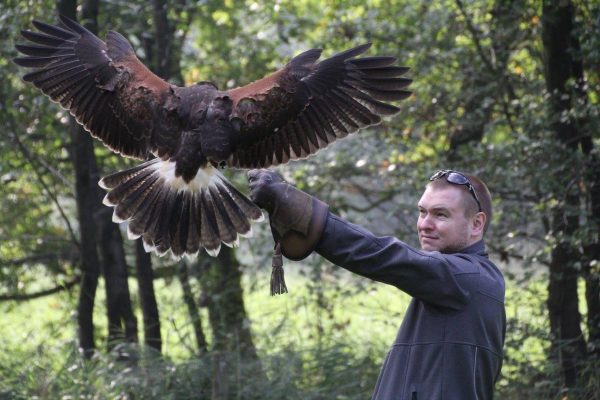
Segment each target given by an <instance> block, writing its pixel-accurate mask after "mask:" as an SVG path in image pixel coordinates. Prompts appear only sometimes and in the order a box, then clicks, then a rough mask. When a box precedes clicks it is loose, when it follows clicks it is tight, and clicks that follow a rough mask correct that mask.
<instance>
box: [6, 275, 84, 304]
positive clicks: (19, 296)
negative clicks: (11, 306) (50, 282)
mask: <svg viewBox="0 0 600 400" xmlns="http://www.w3.org/2000/svg"><path fill="white" fill-rule="evenodd" d="M80 279H81V278H80V277H79V276H76V277H75V278H73V279H72V280H71V281H68V282H65V283H63V284H61V285H58V286H56V287H53V288H52V289H46V290H42V291H39V292H35V293H15V294H4V295H0V301H26V300H33V299H37V298H40V297H44V296H49V295H51V294H55V293H58V292H62V291H63V290H67V289H70V288H72V287H73V286H75V285H76V284H78V283H79V281H80Z"/></svg>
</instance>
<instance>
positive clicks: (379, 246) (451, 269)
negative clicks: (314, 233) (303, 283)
mask: <svg viewBox="0 0 600 400" xmlns="http://www.w3.org/2000/svg"><path fill="white" fill-rule="evenodd" d="M316 251H317V252H318V253H319V254H321V255H322V256H323V257H325V258H326V259H328V260H329V261H331V262H332V263H334V264H336V265H338V266H340V267H343V268H345V269H347V270H349V271H352V272H354V273H356V274H359V275H362V276H364V277H367V278H370V279H373V280H375V281H378V282H383V283H387V284H390V285H394V286H396V287H397V288H399V289H401V290H402V291H404V292H406V293H408V294H409V295H411V296H413V297H415V298H418V299H420V300H423V301H425V302H427V303H430V304H435V305H438V306H443V307H447V308H452V309H456V310H459V309H461V308H463V307H464V305H465V304H467V303H468V301H469V298H470V295H469V290H468V287H469V286H470V285H469V284H468V281H471V280H473V279H472V277H473V275H474V274H476V273H477V268H476V266H475V265H474V264H473V263H472V262H470V261H469V260H468V259H463V258H460V257H457V256H447V255H444V254H441V253H439V252H423V251H420V250H417V249H415V248H413V247H411V246H409V245H407V244H406V243H404V242H402V241H400V240H398V239H396V238H394V237H390V236H385V237H376V236H375V235H373V233H371V232H369V231H368V230H366V229H364V228H362V227H360V226H358V225H354V224H351V223H349V222H347V221H345V220H343V219H341V218H340V217H338V216H336V215H334V214H332V213H329V215H328V218H327V224H326V226H325V230H324V232H323V235H322V236H321V239H320V241H319V243H318V245H317V247H316ZM465 278H466V279H465ZM469 278H470V279H469Z"/></svg>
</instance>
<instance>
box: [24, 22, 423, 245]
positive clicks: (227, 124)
mask: <svg viewBox="0 0 600 400" xmlns="http://www.w3.org/2000/svg"><path fill="white" fill-rule="evenodd" d="M32 23H33V26H34V27H35V28H37V31H31V30H23V31H22V32H21V33H22V35H23V37H24V38H25V39H27V40H28V42H27V43H26V44H18V45H16V48H17V50H18V51H19V52H21V53H23V54H24V55H25V56H23V57H17V58H15V62H16V63H17V64H18V65H21V66H23V67H27V68H33V71H32V72H30V73H27V74H26V75H24V76H23V80H24V81H26V82H30V83H32V84H33V85H35V86H36V87H37V88H39V89H40V90H41V91H42V92H43V93H44V94H46V95H47V96H48V97H50V99H52V100H53V101H55V102H57V103H59V104H60V105H61V106H62V107H63V108H65V109H67V110H69V112H70V113H71V115H73V117H75V119H76V120H77V122H79V123H80V124H81V125H83V127H84V128H85V129H86V130H87V131H88V132H89V133H90V134H91V135H92V136H93V137H95V138H97V139H99V140H100V141H102V143H104V145H106V146H107V147H108V148H109V149H111V150H112V151H114V152H116V153H119V154H121V155H122V156H124V157H132V158H137V159H140V160H143V161H144V162H143V163H141V164H139V165H137V166H135V167H133V168H130V169H126V170H124V171H120V172H117V173H114V174H112V175H109V176H106V177H104V178H102V179H101V180H100V182H99V184H100V186H102V187H103V188H105V189H107V190H109V191H108V193H107V195H106V197H105V198H104V204H106V205H108V206H112V207H114V214H113V220H114V221H115V222H122V221H128V228H127V229H128V236H129V237H130V238H132V239H134V238H138V237H140V236H141V237H142V238H143V241H144V244H145V246H146V250H147V251H152V250H154V251H155V252H156V253H158V254H159V255H162V254H164V253H166V252H168V251H171V252H172V254H173V255H175V256H176V257H179V256H182V255H183V254H188V255H196V254H197V253H198V252H199V251H200V249H201V248H204V249H206V251H207V252H208V253H209V254H211V255H213V256H215V255H217V254H218V252H219V250H220V247H221V243H224V244H226V245H228V246H232V245H236V244H237V241H238V235H241V236H243V235H246V234H248V233H249V232H250V228H251V226H250V224H251V222H252V221H255V220H259V219H261V218H262V212H261V211H260V209H259V208H258V207H257V206H256V205H255V204H254V203H252V201H250V200H249V199H248V198H247V197H245V196H244V195H243V194H242V193H240V192H239V191H238V190H237V189H235V188H234V186H233V185H232V184H231V183H229V182H228V181H227V180H226V179H225V178H224V177H223V175H222V174H221V172H220V171H219V168H220V167H225V166H227V167H232V168H246V169H250V168H267V167H269V166H274V165H278V164H284V163H287V162H288V161H290V160H296V159H302V158H306V157H308V156H309V155H311V154H314V153H316V152H317V151H318V150H319V149H323V148H325V147H326V146H327V145H328V144H330V143H332V142H334V141H335V140H337V139H339V138H342V137H345V136H347V135H348V134H350V133H353V132H356V131H358V130H359V129H360V128H363V127H366V126H370V125H374V124H378V123H379V122H380V121H381V117H382V116H388V115H393V114H395V113H397V112H398V111H399V108H398V107H396V106H395V105H392V104H389V102H390V101H398V100H402V99H404V98H406V97H408V96H409V95H410V92H408V91H406V90H404V89H405V88H406V87H407V86H408V85H409V84H410V82H411V81H410V79H406V78H403V77H401V76H402V75H404V74H405V73H406V72H407V70H408V68H406V67H400V66H395V65H393V64H394V63H395V61H396V59H395V58H394V57H388V56H373V57H363V58H357V57H358V56H360V55H361V54H362V53H364V52H365V51H367V49H368V48H369V47H370V44H364V45H362V46H358V47H354V48H352V49H349V50H346V51H344V52H341V53H338V54H336V55H334V56H332V57H331V58H328V59H325V60H323V61H320V62H319V61H318V59H319V57H320V55H321V50H319V49H312V50H308V51H306V52H304V53H302V54H300V55H298V56H296V57H294V58H292V59H291V60H290V61H289V62H288V63H287V64H286V65H285V66H284V67H283V68H281V69H279V70H278V71H276V72H274V73H272V74H271V75H268V76H266V77H265V78H262V79H260V80H257V81H255V82H252V83H250V84H248V85H246V86H241V87H237V88H234V89H230V90H219V89H218V88H217V87H216V86H215V85H214V84H212V83H209V82H202V83H198V84H195V85H192V86H187V87H179V86H175V85H173V84H170V83H168V82H166V81H164V80H162V79H160V78H159V77H158V76H156V75H155V74H153V73H152V72H151V71H150V70H149V69H148V68H147V67H146V66H144V64H143V63H142V62H141V61H140V60H139V59H138V58H137V57H136V54H135V51H134V50H133V48H132V46H131V45H130V43H129V42H128V41H127V39H125V38H124V37H123V36H122V35H120V34H119V33H117V32H114V31H109V32H108V34H107V36H106V40H105V41H103V40H101V39H100V38H98V37H97V36H96V35H94V34H93V33H91V32H90V31H88V30H87V29H86V28H84V27H83V26H81V25H80V24H78V23H77V22H76V21H73V20H71V19H69V18H67V17H64V16H60V17H59V23H58V24H56V25H50V24H47V23H43V22H39V21H33V22H32Z"/></svg>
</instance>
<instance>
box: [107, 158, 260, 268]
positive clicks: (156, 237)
mask: <svg viewBox="0 0 600 400" xmlns="http://www.w3.org/2000/svg"><path fill="white" fill-rule="evenodd" d="M101 186H103V187H105V188H109V189H112V190H110V192H109V193H108V194H107V195H106V197H105V201H104V202H105V204H107V205H110V206H112V207H114V209H115V210H114V214H113V219H114V220H116V221H118V222H120V221H127V222H128V228H127V233H128V237H130V238H138V237H140V236H141V237H142V238H143V241H144V247H145V249H146V251H154V252H156V253H158V254H160V255H162V254H165V253H167V252H171V253H172V255H173V256H175V257H181V256H182V255H189V256H195V255H197V253H198V252H199V251H200V248H202V247H203V248H204V249H205V250H206V251H207V252H208V253H209V254H210V255H213V256H216V255H217V254H218V253H219V250H220V248H221V243H224V244H226V245H228V246H235V245H237V243H238V236H243V235H247V234H249V233H250V232H251V225H250V223H251V221H254V220H259V219H261V218H262V212H261V211H260V209H259V208H258V207H257V206H256V205H255V204H254V203H252V202H251V201H250V200H249V199H248V198H247V197H245V196H244V195H243V194H242V193H240V192H239V191H238V190H237V189H235V187H234V186H233V185H231V184H230V183H229V182H227V181H226V180H225V178H224V177H223V176H222V175H221V174H220V173H219V172H218V171H217V170H216V169H214V168H213V167H212V166H211V165H207V166H206V167H204V168H201V169H200V170H199V171H198V173H197V175H196V177H195V178H194V179H193V180H192V181H190V182H185V181H184V180H183V179H182V178H181V177H177V176H175V164H174V163H173V162H169V161H162V160H160V159H155V160H151V161H149V162H146V163H144V164H141V165H138V166H136V167H133V168H130V169H128V170H125V171H120V172H117V173H115V174H112V175H109V176H107V177H105V178H103V179H102V181H101Z"/></svg>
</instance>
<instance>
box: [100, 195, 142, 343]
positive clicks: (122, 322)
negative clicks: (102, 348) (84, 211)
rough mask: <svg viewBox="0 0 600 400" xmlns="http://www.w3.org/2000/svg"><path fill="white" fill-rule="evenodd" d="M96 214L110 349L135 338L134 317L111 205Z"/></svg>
mask: <svg viewBox="0 0 600 400" xmlns="http://www.w3.org/2000/svg"><path fill="white" fill-rule="evenodd" d="M96 215H97V217H98V225H99V229H100V235H99V237H100V239H101V242H100V243H101V246H100V254H101V260H102V272H103V274H104V280H105V283H106V285H105V289H106V307H107V313H108V323H109V325H108V348H109V349H111V348H113V347H114V346H116V345H118V344H119V343H121V342H123V341H126V342H129V343H136V342H137V341H138V334H137V319H136V317H135V315H134V313H133V310H132V307H131V296H130V293H129V283H128V281H127V278H128V273H127V263H126V261H125V250H124V249H123V238H122V236H121V232H120V231H119V226H118V225H117V224H115V223H113V222H112V220H111V215H112V209H110V208H108V207H102V208H101V209H100V210H98V211H97V214H96Z"/></svg>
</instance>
